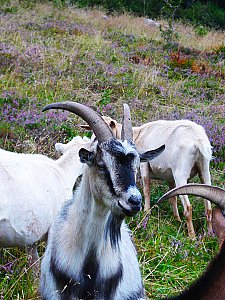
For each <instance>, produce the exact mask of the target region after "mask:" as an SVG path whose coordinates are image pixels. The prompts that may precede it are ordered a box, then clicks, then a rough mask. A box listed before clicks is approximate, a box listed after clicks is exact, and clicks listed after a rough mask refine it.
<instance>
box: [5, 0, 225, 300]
mask: <svg viewBox="0 0 225 300" xmlns="http://www.w3.org/2000/svg"><path fill="white" fill-rule="evenodd" d="M2 9H4V13H2V14H1V15H0V27H1V33H0V107H1V114H0V147H1V148H3V149H6V150H11V151H17V152H27V153H44V154H47V155H49V156H51V157H55V154H54V144H55V143H56V142H59V141H60V142H66V141H68V140H70V139H71V138H72V137H73V136H74V135H77V134H82V135H84V134H86V135H87V134H88V135H90V133H86V132H84V131H83V130H82V129H81V128H80V127H79V124H80V123H82V122H83V121H82V120H81V119H79V118H78V117H75V116H72V115H71V114H64V113H62V112H54V113H53V112H52V113H42V112H41V109H42V108H43V107H44V106H45V105H46V104H47V103H51V102H56V101H65V100H72V101H78V102H80V103H84V104H86V105H89V106H91V107H93V108H94V109H98V110H99V111H101V112H102V113H103V114H108V115H109V116H111V117H113V118H116V119H118V118H119V117H118V116H120V115H121V110H122V104H123V103H124V102H126V103H128V104H129V105H130V107H131V113H132V121H133V124H134V125H140V124H142V123H144V122H147V121H149V120H156V119H159V118H163V119H179V118H188V119H191V120H193V121H196V122H197V123H199V124H202V125H203V126H204V127H205V129H206V132H207V134H208V136H209V138H210V141H211V143H212V145H213V151H214V153H213V154H214V157H215V158H214V159H213V161H212V163H211V174H212V181H213V183H214V184H216V185H218V186H221V187H224V179H225V177H224V168H225V163H224V157H225V148H224V145H225V133H224V121H225V107H224V103H225V96H224V95H225V85H224V80H225V65H224V45H223V44H222V41H223V38H224V34H223V33H222V32H219V31H207V33H206V35H203V36H199V34H197V33H196V29H195V28H194V27H191V26H186V25H183V24H181V23H179V24H177V27H176V28H177V29H176V30H177V32H178V33H179V39H178V46H174V45H172V46H171V45H168V44H167V43H166V41H165V39H164V38H163V37H162V35H161V32H160V30H159V28H158V27H151V26H149V25H146V24H145V23H144V19H143V18H137V17H136V18H134V17H132V16H131V15H126V14H125V15H117V16H109V17H108V18H107V19H106V18H105V17H103V16H104V12H103V11H100V10H79V9H76V8H74V7H69V8H67V7H64V8H57V7H56V6H53V5H52V4H50V3H48V2H46V3H45V2H44V1H42V2H41V3H32V5H31V2H29V1H26V3H25V2H17V1H7V2H5V6H4V7H3V8H2ZM159 22H160V23H161V24H162V26H165V25H166V22H165V21H163V20H159ZM118 121H120V120H118ZM167 189H168V188H167V186H166V185H165V184H161V183H156V182H154V184H153V188H152V194H151V200H152V209H151V214H146V213H144V212H141V213H140V214H139V215H138V216H137V217H135V218H133V219H131V220H127V221H128V223H129V225H130V228H131V229H132V232H133V238H134V241H135V244H136V247H137V250H138V256H139V260H140V266H141V270H142V276H143V280H144V284H145V288H146V293H147V296H148V298H149V299H160V298H161V297H163V296H167V295H169V294H175V293H177V292H179V291H181V290H182V289H184V288H185V287H186V286H188V285H189V284H190V283H191V282H192V281H193V280H194V279H195V278H197V277H198V276H199V274H201V272H202V271H203V270H204V269H205V267H206V265H207V264H208V262H209V261H210V259H211V258H212V257H213V256H214V255H215V254H216V253H217V251H218V245H217V240H216V238H215V237H213V236H209V235H208V234H207V228H206V222H205V219H204V206H203V201H200V200H198V201H197V200H196V199H195V197H191V201H192V205H193V210H194V211H193V222H194V227H195V230H196V240H194V241H193V240H190V239H189V238H188V237H187V230H186V222H185V220H184V218H182V222H181V223H178V222H177V221H175V220H174V218H173V216H172V212H171V208H170V207H169V204H168V203H164V204H162V205H161V206H160V207H158V206H157V205H156V202H157V199H158V198H159V197H160V196H161V195H162V194H163V193H164V192H165V191H167ZM179 209H180V213H181V215H182V207H181V205H180V204H179ZM44 248H45V244H44V243H42V244H41V245H40V247H39V252H40V256H42V255H43V252H44ZM0 299H4V300H7V299H10V300H11V299H38V282H34V281H33V277H32V272H31V271H30V270H29V269H28V267H27V260H26V254H25V251H24V250H23V249H17V248H15V249H1V250H0Z"/></svg>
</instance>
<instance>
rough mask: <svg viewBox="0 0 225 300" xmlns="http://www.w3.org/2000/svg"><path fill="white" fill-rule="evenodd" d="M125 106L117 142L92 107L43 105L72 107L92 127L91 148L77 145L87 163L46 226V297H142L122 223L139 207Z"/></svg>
mask: <svg viewBox="0 0 225 300" xmlns="http://www.w3.org/2000/svg"><path fill="white" fill-rule="evenodd" d="M124 107H125V113H124V124H125V125H123V129H122V140H116V139H114V137H113V134H112V132H111V130H110V128H109V127H108V126H107V124H106V123H105V122H104V120H103V119H102V118H101V117H100V116H99V115H98V114H97V113H96V112H95V111H93V110H92V109H91V108H88V107H86V106H84V105H82V104H79V103H75V102H64V103H54V104H50V105H48V106H47V107H45V108H44V111H45V110H47V109H52V108H58V109H65V110H68V111H71V112H73V113H75V114H77V115H79V116H80V117H82V118H83V119H84V120H85V121H86V122H87V123H88V124H89V125H90V126H91V128H92V129H93V131H94V133H95V135H96V138H97V140H95V141H94V142H93V144H92V146H91V151H87V150H85V149H81V150H80V152H79V155H80V159H81V161H82V162H83V163H85V164H86V165H85V166H84V170H83V177H82V180H81V184H80V186H79V188H78V189H77V190H76V191H75V193H74V195H73V198H72V199H71V200H70V201H68V202H67V203H66V204H65V205H64V207H63V208H62V210H61V213H60V215H59V217H58V218H57V220H56V222H55V223H54V225H53V227H52V228H51V230H50V234H49V240H48V244H47V249H46V252H45V254H44V258H43V261H42V267H41V289H40V291H41V295H42V297H43V299H44V300H50V299H51V300H65V299H66V300H75V299H99V300H100V299H101V300H103V299H105V300H108V299H110V300H121V299H137V300H138V299H144V297H145V293H144V289H143V284H142V279H141V274H140V270H139V265H138V260H137V255H136V251H135V248H134V246H133V243H132V241H131V237H130V233H129V231H128V228H127V226H126V225H125V223H124V221H123V220H124V218H125V217H126V216H133V215H135V214H136V213H137V212H138V211H139V210H140V209H141V199H142V197H141V193H140V192H139V190H138V189H137V187H136V184H135V174H136V172H137V169H138V167H139V163H140V159H144V160H147V159H151V158H153V157H155V156H157V155H158V154H159V153H161V152H162V151H163V149H164V146H162V147H160V148H159V149H156V150H153V151H149V152H147V153H144V154H139V153H138V152H137V150H136V148H135V145H134V144H133V142H132V127H131V123H130V113H129V107H128V106H126V105H125V106H124Z"/></svg>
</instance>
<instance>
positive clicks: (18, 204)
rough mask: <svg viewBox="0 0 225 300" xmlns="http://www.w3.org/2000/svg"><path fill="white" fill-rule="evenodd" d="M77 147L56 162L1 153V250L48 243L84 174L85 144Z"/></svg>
mask: <svg viewBox="0 0 225 300" xmlns="http://www.w3.org/2000/svg"><path fill="white" fill-rule="evenodd" d="M80 139H81V138H80ZM76 143H77V144H76V145H74V146H73V147H72V146H71V148H70V149H69V150H68V151H67V152H66V153H65V154H64V155H63V156H62V157H60V158H59V159H58V160H56V161H54V160H52V159H50V158H48V157H46V156H44V155H39V154H21V153H13V152H9V151H5V150H2V149H1V150H0V181H1V187H0V246H2V247H9V246H32V245H34V243H36V242H38V241H41V240H42V239H46V237H47V233H48V230H49V228H50V226H51V224H52V223H53V220H54V219H55V217H56V215H57V213H58V211H59V209H60V207H61V205H62V203H64V202H65V201H66V200H67V199H69V198H70V197H71V195H72V189H73V185H74V183H75V180H76V178H77V177H78V176H79V175H80V174H81V173H82V166H83V165H82V164H81V163H80V161H79V156H78V151H79V149H80V147H81V146H83V145H84V144H85V143H86V142H83V141H82V139H81V141H79V140H77V142H76Z"/></svg>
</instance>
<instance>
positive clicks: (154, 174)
mask: <svg viewBox="0 0 225 300" xmlns="http://www.w3.org/2000/svg"><path fill="white" fill-rule="evenodd" d="M103 119H104V120H105V122H106V123H107V124H108V125H109V127H110V128H111V130H112V131H113V133H114V135H115V137H116V138H120V135H121V124H119V123H118V122H117V121H116V120H113V119H112V118H110V117H103ZM82 127H84V128H86V129H88V127H87V126H85V125H84V126H82ZM133 135H134V143H135V145H136V147H137V150H138V151H140V152H144V151H147V150H150V149H154V148H157V147H158V146H159V145H162V144H165V146H166V148H165V151H164V152H163V153H162V155H160V156H159V157H157V158H156V159H154V160H152V161H151V162H144V163H141V165H140V170H141V178H142V182H143V193H144V198H145V210H148V209H149V208H150V183H151V179H156V180H165V181H167V182H168V184H169V188H170V189H171V188H173V187H175V186H180V185H183V184H186V183H187V181H188V179H191V178H193V177H194V176H195V175H199V177H200V180H201V183H204V184H208V185H210V184H211V176H210V172H209V163H210V160H211V158H212V150H211V145H210V142H209V139H208V137H207V135H206V133H205V130H204V128H203V127H202V126H200V125H198V124H196V123H195V122H192V121H189V120H175V121H168V120H158V121H153V122H148V123H146V124H143V125H142V126H140V127H133ZM180 199H181V202H182V205H183V209H184V216H185V218H186V222H187V228H188V235H189V236H190V237H194V236H195V231H194V226H193V222H192V206H191V204H190V201H189V199H188V196H187V195H180ZM170 204H171V205H172V208H173V213H174V216H175V217H176V218H177V219H178V220H179V221H180V216H179V212H178V209H177V199H176V197H172V198H171V199H170ZM205 215H206V220H207V223H208V228H209V231H211V230H212V223H211V219H212V208H211V203H210V201H207V200H205Z"/></svg>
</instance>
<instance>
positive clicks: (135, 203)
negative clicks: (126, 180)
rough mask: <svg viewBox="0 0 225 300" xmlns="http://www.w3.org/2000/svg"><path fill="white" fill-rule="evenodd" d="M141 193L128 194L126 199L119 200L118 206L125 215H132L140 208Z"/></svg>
mask: <svg viewBox="0 0 225 300" xmlns="http://www.w3.org/2000/svg"><path fill="white" fill-rule="evenodd" d="M141 201H142V196H141V193H139V192H137V193H136V194H135V195H130V196H129V198H128V199H127V200H122V199H121V200H119V202H118V204H119V207H120V208H121V209H122V212H123V213H124V214H125V215H126V216H130V217H131V216H134V215H136V214H137V213H138V212H139V211H140V210H141Z"/></svg>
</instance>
